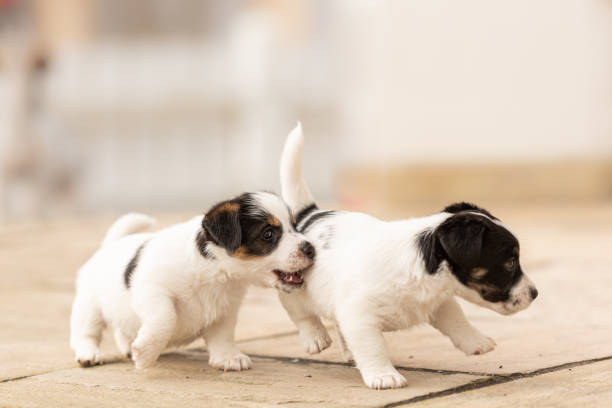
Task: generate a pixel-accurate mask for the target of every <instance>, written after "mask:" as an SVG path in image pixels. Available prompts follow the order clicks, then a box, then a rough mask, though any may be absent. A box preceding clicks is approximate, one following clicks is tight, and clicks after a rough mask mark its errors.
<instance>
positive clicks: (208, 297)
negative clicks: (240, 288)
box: [175, 290, 232, 337]
mask: <svg viewBox="0 0 612 408" xmlns="http://www.w3.org/2000/svg"><path fill="white" fill-rule="evenodd" d="M231 303H232V299H231V297H230V294H228V293H226V292H225V291H223V290H217V291H214V290H205V291H202V292H199V293H194V294H192V296H190V297H182V298H177V299H176V301H175V307H176V314H177V335H178V336H179V337H182V336H187V337H189V336H190V335H199V334H200V333H201V331H202V329H204V328H206V327H207V326H210V325H211V324H212V323H213V322H214V321H215V320H217V319H219V318H222V317H223V316H224V315H226V314H227V312H228V310H229V308H230V305H231Z"/></svg>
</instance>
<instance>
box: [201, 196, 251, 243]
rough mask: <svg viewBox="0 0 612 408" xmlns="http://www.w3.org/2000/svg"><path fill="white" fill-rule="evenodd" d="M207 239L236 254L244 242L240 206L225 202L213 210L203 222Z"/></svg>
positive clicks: (235, 203)
mask: <svg viewBox="0 0 612 408" xmlns="http://www.w3.org/2000/svg"><path fill="white" fill-rule="evenodd" d="M202 227H203V228H204V230H205V231H206V235H207V237H208V238H209V239H210V240H212V241H213V242H214V243H215V244H216V245H219V246H221V247H223V248H225V249H226V250H227V252H228V253H230V254H232V253H234V252H235V251H236V250H237V249H238V248H239V247H240V243H241V242H242V229H241V228H240V204H238V203H237V202H235V201H224V202H221V203H219V204H217V205H215V206H214V207H213V208H211V209H210V210H209V211H208V212H207V213H206V215H205V216H204V220H203V221H202Z"/></svg>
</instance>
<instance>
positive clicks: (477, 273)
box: [471, 268, 489, 279]
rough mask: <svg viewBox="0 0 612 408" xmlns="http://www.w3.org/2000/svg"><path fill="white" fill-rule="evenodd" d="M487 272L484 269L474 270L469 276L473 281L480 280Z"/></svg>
mask: <svg viewBox="0 0 612 408" xmlns="http://www.w3.org/2000/svg"><path fill="white" fill-rule="evenodd" d="M488 272H489V270H488V269H486V268H474V269H472V273H471V275H472V278H474V279H480V278H483V277H484V276H485V275H486V274H487V273H488Z"/></svg>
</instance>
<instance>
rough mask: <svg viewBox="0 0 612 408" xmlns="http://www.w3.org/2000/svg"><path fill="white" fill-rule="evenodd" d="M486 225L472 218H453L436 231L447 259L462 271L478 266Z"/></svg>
mask: <svg viewBox="0 0 612 408" xmlns="http://www.w3.org/2000/svg"><path fill="white" fill-rule="evenodd" d="M486 229H487V227H486V225H485V224H484V223H483V222H482V221H480V220H476V219H473V218H471V219H470V218H465V217H463V216H453V217H451V218H449V219H448V220H447V221H445V222H444V223H442V225H440V227H438V229H437V230H436V234H437V236H438V240H439V241H440V244H441V245H442V248H443V249H444V251H445V252H446V254H447V255H448V257H449V258H450V259H451V261H453V262H454V263H455V264H457V265H458V266H460V267H461V268H463V269H471V268H474V267H477V266H479V265H478V261H479V260H480V253H481V251H482V241H483V237H484V233H485V231H486Z"/></svg>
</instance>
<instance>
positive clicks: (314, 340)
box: [279, 292, 332, 354]
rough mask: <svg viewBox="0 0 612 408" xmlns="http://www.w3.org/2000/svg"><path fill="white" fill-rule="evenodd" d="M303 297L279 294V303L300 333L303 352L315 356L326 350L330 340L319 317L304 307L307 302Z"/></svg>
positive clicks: (300, 294)
mask: <svg viewBox="0 0 612 408" xmlns="http://www.w3.org/2000/svg"><path fill="white" fill-rule="evenodd" d="M305 297H306V296H305V295H304V294H303V293H291V294H289V293H284V292H279V298H280V301H281V303H282V304H283V306H284V307H285V310H286V311H287V313H288V314H289V317H290V318H291V320H292V321H293V323H294V324H295V325H296V326H297V328H298V330H299V332H300V340H301V342H302V346H303V347H304V350H305V351H306V352H307V353H308V354H316V353H320V352H321V351H323V350H325V349H326V348H328V347H329V346H330V345H331V343H332V340H331V337H329V333H328V332H327V329H326V328H325V326H323V323H322V322H321V319H320V318H319V316H317V315H315V314H313V313H312V312H310V311H309V310H307V309H306V308H305V307H304V305H305V304H306V302H308V299H305Z"/></svg>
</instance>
